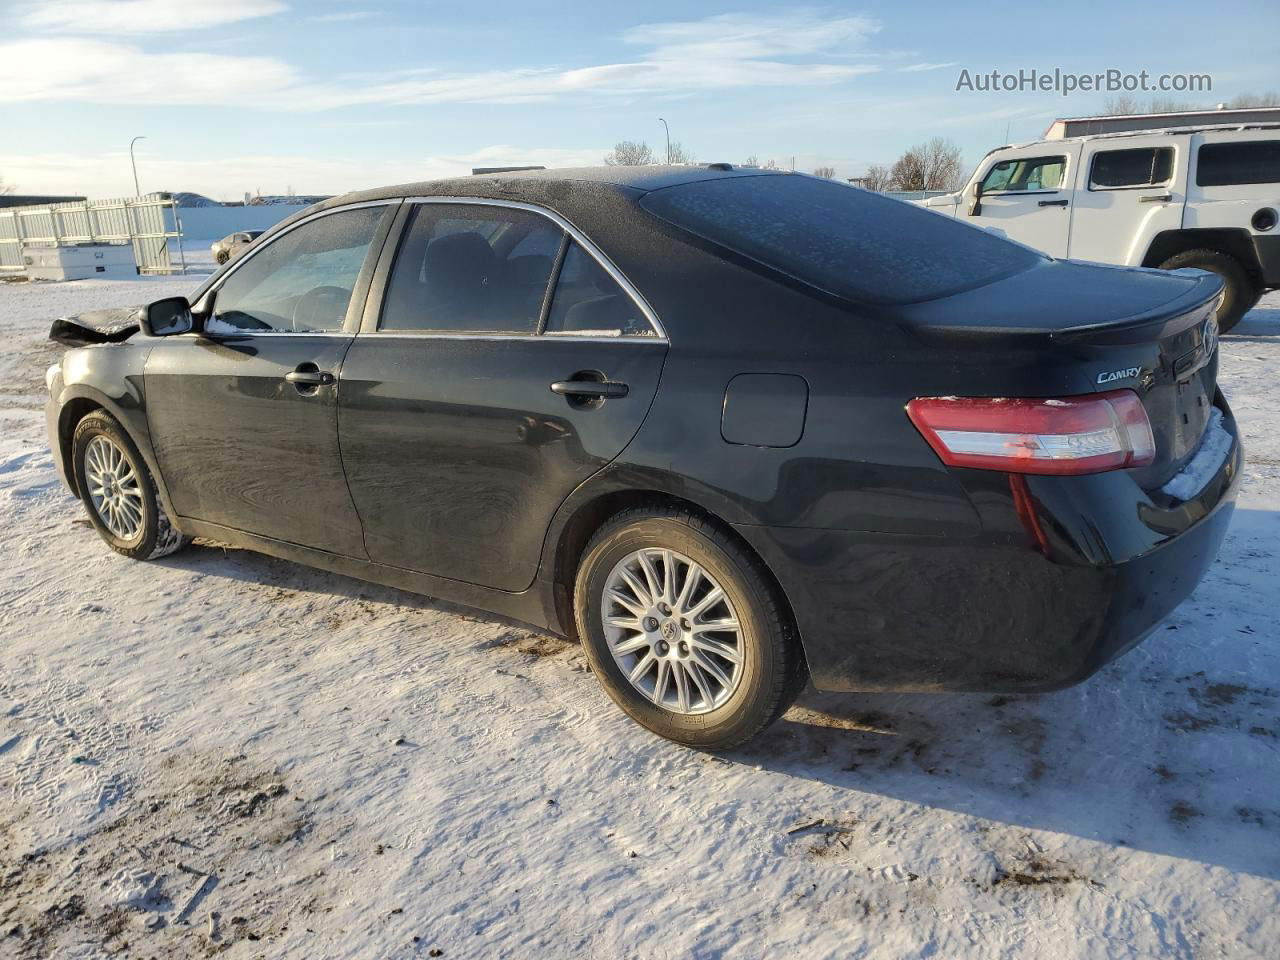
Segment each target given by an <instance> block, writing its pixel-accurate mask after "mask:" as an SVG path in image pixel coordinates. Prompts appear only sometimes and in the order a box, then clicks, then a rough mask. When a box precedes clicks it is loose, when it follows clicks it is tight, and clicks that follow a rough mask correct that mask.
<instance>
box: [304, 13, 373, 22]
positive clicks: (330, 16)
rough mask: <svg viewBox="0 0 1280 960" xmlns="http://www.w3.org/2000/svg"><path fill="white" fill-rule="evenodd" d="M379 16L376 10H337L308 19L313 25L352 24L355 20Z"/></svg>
mask: <svg viewBox="0 0 1280 960" xmlns="http://www.w3.org/2000/svg"><path fill="white" fill-rule="evenodd" d="M377 15H378V12H377V11H376V10H337V11H335V12H333V13H317V14H315V15H314V16H310V17H307V19H308V20H310V21H311V22H312V23H351V22H353V21H355V20H368V19H370V18H371V17H376V16H377Z"/></svg>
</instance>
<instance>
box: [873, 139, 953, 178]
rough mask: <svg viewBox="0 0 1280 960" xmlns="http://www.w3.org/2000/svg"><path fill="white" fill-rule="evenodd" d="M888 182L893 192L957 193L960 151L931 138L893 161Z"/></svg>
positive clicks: (945, 142) (940, 140)
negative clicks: (933, 191) (949, 191)
mask: <svg viewBox="0 0 1280 960" xmlns="http://www.w3.org/2000/svg"><path fill="white" fill-rule="evenodd" d="M889 178H890V180H891V181H892V186H893V188H894V189H895V190H958V189H959V188H960V187H961V185H962V184H963V182H964V171H963V170H962V169H961V166H960V148H959V147H958V146H956V145H955V144H954V143H952V142H951V141H950V140H945V139H943V138H942V137H934V138H933V139H932V140H930V141H929V142H928V143H919V144H916V145H915V146H914V147H912V148H911V149H910V150H908V151H907V152H906V153H904V154H903V155H902V156H900V157H899V158H898V159H897V160H896V161H894V164H893V169H892V170H891V171H889Z"/></svg>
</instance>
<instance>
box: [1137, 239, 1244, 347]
mask: <svg viewBox="0 0 1280 960" xmlns="http://www.w3.org/2000/svg"><path fill="white" fill-rule="evenodd" d="M1180 267H1196V268H1197V269H1200V270H1208V271H1209V272H1210V273H1216V274H1217V275H1218V276H1220V277H1221V278H1222V281H1223V283H1224V284H1225V285H1226V293H1227V295H1226V297H1225V298H1224V299H1223V301H1222V306H1221V307H1219V308H1218V332H1219V333H1226V332H1227V331H1228V330H1230V329H1231V328H1232V327H1234V326H1235V325H1236V324H1237V323H1239V322H1240V318H1241V317H1243V316H1244V315H1245V314H1246V313H1248V312H1249V311H1250V310H1251V309H1253V305H1254V304H1255V303H1257V302H1258V299H1259V298H1260V297H1261V296H1262V291H1261V290H1259V289H1258V288H1257V286H1256V285H1255V284H1254V283H1253V281H1252V280H1250V279H1249V274H1248V273H1246V272H1245V269H1244V267H1243V266H1241V264H1240V261H1239V260H1237V259H1236V258H1235V257H1231V256H1228V255H1227V254H1225V253H1219V252H1218V251H1217V250H1184V251H1183V252H1182V253H1178V254H1175V255H1174V256H1172V257H1170V258H1169V259H1168V260H1166V261H1165V262H1164V263H1162V264H1160V269H1161V270H1177V269H1178V268H1180Z"/></svg>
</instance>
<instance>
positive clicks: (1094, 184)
mask: <svg viewBox="0 0 1280 960" xmlns="http://www.w3.org/2000/svg"><path fill="white" fill-rule="evenodd" d="M1172 177H1173V147H1140V148H1137V149H1132V150H1104V151H1101V152H1099V153H1095V154H1094V155H1093V167H1092V169H1090V171H1089V188H1090V189H1091V190H1093V189H1102V190H1109V189H1115V188H1116V187H1154V186H1158V185H1160V184H1162V183H1168V182H1169V180H1170V179H1171V178H1172Z"/></svg>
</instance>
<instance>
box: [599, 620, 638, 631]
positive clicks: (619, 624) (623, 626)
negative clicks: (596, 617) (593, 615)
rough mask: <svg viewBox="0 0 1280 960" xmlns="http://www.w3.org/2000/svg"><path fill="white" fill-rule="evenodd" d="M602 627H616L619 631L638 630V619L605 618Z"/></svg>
mask: <svg viewBox="0 0 1280 960" xmlns="http://www.w3.org/2000/svg"><path fill="white" fill-rule="evenodd" d="M604 625H605V626H606V627H616V628H617V629H619V630H639V629H640V618H639V617H605V618H604Z"/></svg>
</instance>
